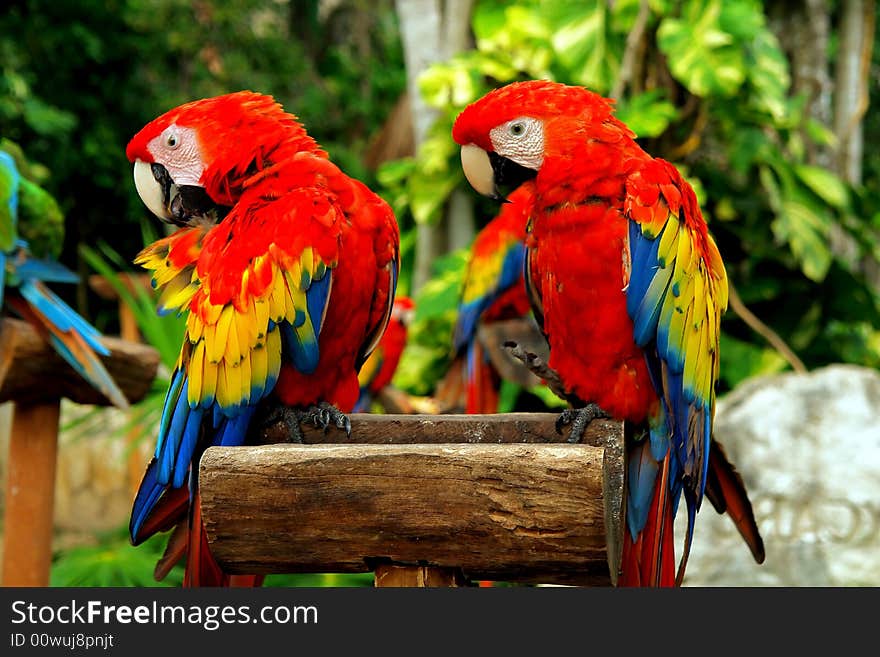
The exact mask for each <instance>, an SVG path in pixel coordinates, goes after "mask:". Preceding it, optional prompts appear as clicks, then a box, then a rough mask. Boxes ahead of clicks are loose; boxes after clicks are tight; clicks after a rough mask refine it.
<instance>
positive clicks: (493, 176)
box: [452, 81, 764, 586]
mask: <svg viewBox="0 0 880 657" xmlns="http://www.w3.org/2000/svg"><path fill="white" fill-rule="evenodd" d="M452 134H453V138H454V139H455V141H456V142H457V143H458V144H460V145H461V147H462V149H461V159H462V167H463V169H464V172H465V176H466V177H467V179H468V181H469V182H470V183H471V185H472V186H473V187H474V188H475V189H476V190H477V191H478V192H480V193H483V194H486V195H488V196H491V197H493V198H496V199H501V198H502V189H503V188H507V187H517V186H520V185H522V184H523V183H525V182H526V181H528V188H529V189H530V190H531V213H530V218H529V222H528V227H527V233H528V236H527V238H526V249H527V254H526V286H527V288H528V293H529V298H530V301H531V304H532V309H533V311H534V313H535V316H536V318H537V319H538V321H539V324H541V326H542V330H543V332H544V334H545V336H546V338H547V342H548V343H549V347H550V356H549V363H548V364H549V366H550V368H551V369H552V370H555V372H557V373H558V375H559V378H560V380H561V382H562V384H563V385H564V387H565V391H566V393H567V398H568V400H569V401H570V402H572V403H573V405H575V406H576V407H579V408H574V409H567V410H566V411H564V412H563V413H562V414H561V415H560V418H559V420H558V422H557V428H559V429H560V430H561V427H562V426H564V425H565V424H569V423H570V424H572V434H571V440H572V441H576V440H579V439H580V436H581V434H582V433H583V428H584V427H585V426H586V424H587V423H588V422H589V421H590V420H591V419H593V418H594V417H597V416H611V417H613V418H615V419H617V420H621V421H625V422H626V423H627V424H628V425H629V427H630V429H631V430H630V431H628V437H627V445H626V459H627V475H626V494H625V520H624V522H625V527H626V529H625V532H624V545H623V556H622V563H621V572H620V573H619V578H618V579H617V582H618V584H620V585H630V586H633V585H635V586H639V585H641V586H646V585H651V586H656V585H664V586H669V585H674V584H680V583H681V580H682V578H683V576H684V572H685V567H686V564H687V557H688V553H689V551H690V546H691V540H692V537H693V530H694V522H695V517H696V513H697V511H698V510H699V508H700V504H701V501H702V498H703V495H704V494H707V495H708V496H709V498H710V500H712V502H713V504H715V506H716V508H718V509H719V510H721V511H724V510H729V511H730V512H731V517H732V518H734V521H735V522H736V523H737V527H738V529H739V530H740V533H741V534H742V535H743V536H744V537H745V538H746V541H747V543H748V544H749V547H750V549H751V550H752V553H753V555H754V557H755V559H756V560H757V561H758V562H759V563H760V562H761V561H763V558H764V549H763V544H762V541H761V537H760V534H759V532H758V528H757V525H756V524H755V521H754V515H753V513H752V510H751V504H750V503H749V500H748V497H747V495H746V493H745V488H744V487H743V486H742V481H741V480H740V479H739V476H738V475H737V474H736V472H735V471H734V470H733V467H732V466H731V465H730V464H729V463H728V462H727V460H726V459H725V458H724V454H723V452H721V450H720V449H717V448H716V447H715V446H714V445H713V441H712V422H713V416H714V410H715V382H716V380H717V377H718V367H719V360H718V335H719V324H720V318H721V313H722V312H723V311H724V310H725V308H726V306H727V276H726V273H725V269H724V264H723V262H722V260H721V256H720V254H719V252H718V249H717V247H716V246H715V242H714V241H713V239H712V237H711V236H710V235H709V233H708V231H707V227H706V222H705V221H704V219H703V216H702V214H701V212H700V207H699V205H698V203H697V199H696V196H695V195H694V191H693V189H692V188H691V186H690V185H689V184H688V183H687V182H686V181H685V180H684V179H683V178H682V176H681V174H680V173H679V172H678V171H677V170H676V168H675V167H674V166H673V165H672V164H670V163H669V162H666V161H664V160H662V159H659V158H654V157H651V156H650V155H649V154H648V153H646V152H645V151H644V150H642V148H641V147H640V146H639V145H638V144H637V143H636V141H635V135H634V134H633V133H632V132H631V131H630V130H629V129H628V128H627V127H626V125H624V124H623V123H622V122H621V121H619V120H618V119H617V118H616V117H615V116H614V115H613V103H612V101H610V100H608V99H606V98H603V97H601V96H599V95H597V94H595V93H593V92H591V91H589V90H587V89H584V88H582V87H575V86H567V85H563V84H560V83H556V82H549V81H528V82H520V83H512V84H509V85H507V86H504V87H502V88H500V89H496V90H494V91H492V92H490V93H488V94H486V95H485V96H484V97H483V98H481V99H479V100H477V101H476V102H474V103H472V104H471V105H469V106H468V107H466V108H465V109H464V110H463V111H462V112H461V114H460V115H459V116H458V118H457V120H456V122H455V125H454V127H453V133H452ZM682 494H683V495H684V500H685V503H686V507H687V533H686V538H685V541H684V546H683V551H682V556H681V560H680V562H679V565H678V567H677V569H676V564H675V556H674V548H675V546H674V536H673V519H674V517H675V515H676V511H677V509H678V503H679V500H680V498H681V496H682Z"/></svg>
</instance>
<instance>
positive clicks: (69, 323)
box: [19, 280, 110, 356]
mask: <svg viewBox="0 0 880 657" xmlns="http://www.w3.org/2000/svg"><path fill="white" fill-rule="evenodd" d="M19 291H20V292H21V295H22V296H23V297H24V298H25V299H26V300H27V302H28V303H30V304H31V305H32V306H33V307H34V308H35V309H36V310H37V311H39V312H40V314H42V315H43V316H45V317H46V319H48V320H49V321H50V322H51V323H52V324H53V325H54V326H55V327H56V328H58V330H60V331H62V332H64V333H68V332H70V331H75V332H76V333H77V334H79V335H80V336H81V337H82V338H83V339H84V340H85V342H86V344H88V345H89V347H91V349H92V350H93V351H95V352H96V353H98V354H101V355H102V356H109V355H110V350H109V349H107V347H105V346H104V345H103V344H102V343H101V341H100V338H101V333H100V332H99V331H98V329H96V328H95V327H94V326H92V325H91V324H89V323H88V322H87V321H86V320H85V319H83V318H82V317H81V316H80V315H79V314H78V313H77V312H76V311H75V310H74V309H73V308H71V307H70V306H68V305H67V304H66V303H65V302H64V301H63V300H62V299H61V298H60V297H59V296H58V295H56V294H55V293H54V292H52V290H50V289H49V288H47V287H45V286H43V285H41V284H39V283H38V282H37V281H34V280H26V281H23V282H22V284H21V285H20V286H19Z"/></svg>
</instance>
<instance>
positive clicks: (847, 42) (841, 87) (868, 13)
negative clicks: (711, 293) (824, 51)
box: [834, 0, 875, 185]
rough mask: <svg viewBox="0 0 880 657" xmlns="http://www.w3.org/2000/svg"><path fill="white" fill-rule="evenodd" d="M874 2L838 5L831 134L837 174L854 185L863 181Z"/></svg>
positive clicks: (860, 0) (848, 0)
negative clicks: (839, 14) (836, 142)
mask: <svg viewBox="0 0 880 657" xmlns="http://www.w3.org/2000/svg"><path fill="white" fill-rule="evenodd" d="M874 4H875V3H874V1H873V0H844V1H843V2H842V3H841V17H840V33H839V39H838V41H839V44H840V45H839V49H838V53H837V70H836V73H835V94H834V134H835V135H837V139H838V146H837V162H836V165H837V166H836V168H837V172H838V175H840V177H841V178H843V179H844V180H846V181H847V182H849V183H852V184H853V185H858V184H860V183H861V182H862V152H863V138H862V118H863V117H864V115H865V111H866V110H867V109H868V75H869V66H870V64H871V49H872V47H873V42H874V9H875V7H874Z"/></svg>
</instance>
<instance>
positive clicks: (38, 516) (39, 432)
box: [3, 400, 61, 586]
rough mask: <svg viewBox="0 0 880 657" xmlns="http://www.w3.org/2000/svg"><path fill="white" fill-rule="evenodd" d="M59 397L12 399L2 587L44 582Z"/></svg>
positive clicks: (48, 555) (52, 504) (52, 505)
mask: <svg viewBox="0 0 880 657" xmlns="http://www.w3.org/2000/svg"><path fill="white" fill-rule="evenodd" d="M60 412H61V404H60V402H59V401H57V400H56V401H54V402H44V403H39V404H15V405H14V407H13V416H12V430H11V432H10V436H9V461H8V469H7V475H6V518H5V521H4V532H3V586H48V585H49V567H50V565H51V563H52V517H53V510H54V508H55V463H56V455H57V446H58V418H59V415H60Z"/></svg>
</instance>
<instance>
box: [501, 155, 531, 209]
mask: <svg viewBox="0 0 880 657" xmlns="http://www.w3.org/2000/svg"><path fill="white" fill-rule="evenodd" d="M489 162H490V164H491V165H492V173H493V174H494V178H495V194H493V195H492V196H491V198H494V199H495V200H496V201H502V202H504V203H507V202H508V201H507V195H508V194H510V193H511V192H513V190H515V189H516V188H517V187H519V186H520V185H522V184H523V183H524V182H526V181H527V180H533V179H534V178H535V176H537V175H538V172H537V171H536V170H535V169H529V168H528V167H524V166H523V165H521V164H517V163H516V162H514V161H513V160H510V159H508V158H506V157H502V156H501V155H498V153H495V152H492V151H490V152H489Z"/></svg>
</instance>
